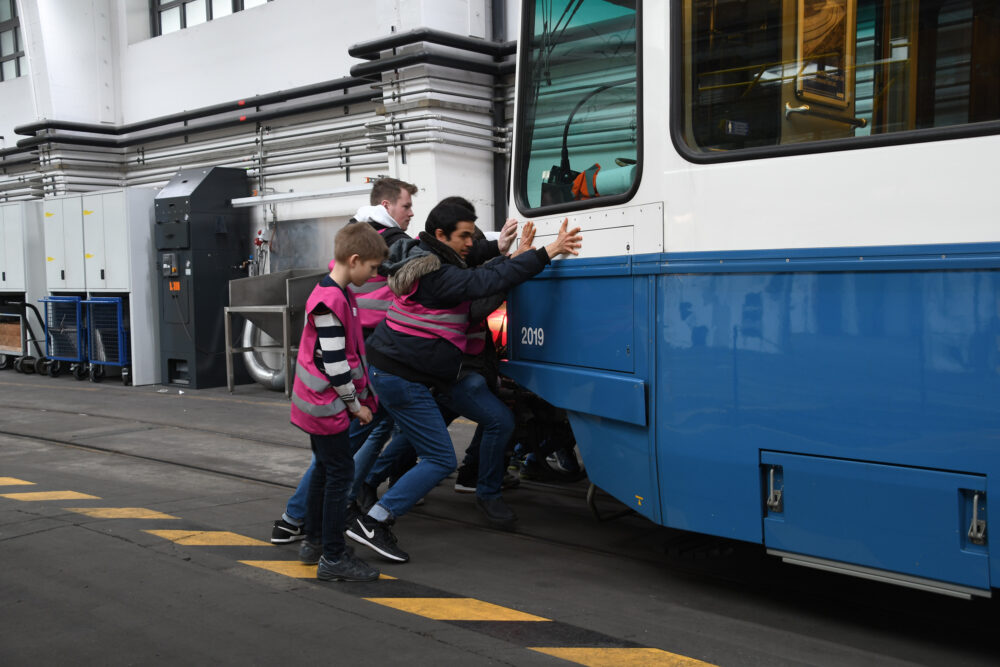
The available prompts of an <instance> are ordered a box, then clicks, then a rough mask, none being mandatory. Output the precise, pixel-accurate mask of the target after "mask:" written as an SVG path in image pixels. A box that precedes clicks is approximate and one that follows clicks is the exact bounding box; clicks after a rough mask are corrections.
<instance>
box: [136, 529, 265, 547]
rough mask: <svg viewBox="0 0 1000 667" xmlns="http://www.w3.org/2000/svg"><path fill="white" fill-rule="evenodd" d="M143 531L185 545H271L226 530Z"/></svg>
mask: <svg viewBox="0 0 1000 667" xmlns="http://www.w3.org/2000/svg"><path fill="white" fill-rule="evenodd" d="M145 532H147V533H149V534H150V535H156V536H157V537H162V538H163V539H165V540H170V541H171V542H176V543H177V544H180V545H183V546H186V547H253V546H268V547H269V546H271V543H270V542H261V541H260V540H255V539H254V538H252V537H246V536H244V535H237V534H236V533H230V532H229V531H227V530H147V531H145Z"/></svg>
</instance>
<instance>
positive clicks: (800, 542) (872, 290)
mask: <svg viewBox="0 0 1000 667" xmlns="http://www.w3.org/2000/svg"><path fill="white" fill-rule="evenodd" d="M936 261H937V262H942V260H933V259H930V258H928V259H927V260H926V262H925V265H926V267H927V268H926V269H924V270H916V271H887V270H883V271H879V270H874V271H871V270H868V271H862V270H860V267H859V269H858V270H857V271H838V272H801V273H799V272H780V273H779V272H777V271H779V270H780V268H779V266H778V265H779V263H784V260H775V262H774V264H775V272H774V273H770V274H768V273H754V274H741V273H721V274H719V273H716V274H711V273H704V274H701V273H692V274H666V275H662V276H660V277H659V278H658V283H657V304H658V319H657V327H656V330H657V340H656V364H657V370H656V383H657V389H656V395H657V400H656V414H657V419H658V431H657V434H656V442H657V452H658V473H659V479H660V484H661V497H662V502H663V516H664V519H665V520H664V523H665V524H666V525H670V526H673V527H677V528H683V529H687V530H695V531H699V532H705V533H711V534H716V535H723V536H726V537H733V538H737V539H742V540H747V541H758V542H764V543H765V544H767V545H768V546H769V547H771V548H774V549H777V550H781V551H790V552H794V553H800V554H807V555H812V556H817V557H821V558H825V559H830V560H835V561H842V562H847V563H853V564H858V565H862V566H865V567H871V568H876V569H882V570H890V571H893V572H902V573H905V574H909V575H913V576H918V577H926V578H930V579H936V580H942V581H949V582H954V583H958V584H961V585H967V586H972V587H976V588H988V587H989V585H990V581H991V578H990V576H989V571H988V570H989V568H988V550H987V546H986V545H985V544H984V543H978V542H980V541H979V540H976V539H974V537H970V534H969V533H970V527H971V523H972V515H973V504H974V503H976V502H977V494H979V500H978V502H979V503H980V505H981V507H983V508H984V509H985V504H984V502H983V501H984V497H985V496H986V491H987V488H986V482H987V476H986V473H987V472H988V471H989V470H990V469H991V467H992V466H994V465H995V459H996V455H997V454H996V446H995V445H996V442H997V437H998V435H1000V414H998V413H997V411H996V410H995V405H996V402H997V399H998V398H1000V377H998V372H997V368H998V367H1000V365H998V363H997V362H998V354H1000V353H998V348H997V345H996V341H997V340H998V339H1000V338H998V336H1000V319H998V315H997V313H998V306H1000V301H998V297H1000V273H998V272H997V271H995V270H981V271H945V270H941V269H935V268H933V267H934V264H935V262H936ZM772 469H773V470H774V471H775V472H776V473H777V476H778V477H777V481H776V482H774V483H773V484H772V482H771V475H770V473H771V470H772ZM775 490H777V491H779V492H781V498H780V502H779V503H775V504H774V506H773V507H768V503H767V500H768V497H769V496H770V495H771V494H772V493H773V491H775ZM762 519H763V521H762Z"/></svg>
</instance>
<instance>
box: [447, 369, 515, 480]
mask: <svg viewBox="0 0 1000 667" xmlns="http://www.w3.org/2000/svg"><path fill="white" fill-rule="evenodd" d="M438 402H439V403H440V404H441V405H442V406H444V407H445V408H448V409H450V410H451V411H453V412H457V413H458V414H460V415H462V416H463V417H467V418H468V419H471V420H472V421H474V422H476V423H477V424H479V425H480V426H481V427H482V429H483V432H482V438H481V440H480V443H479V477H478V480H477V482H476V495H477V496H479V497H480V498H499V497H500V484H501V483H502V482H503V473H504V462H505V460H506V450H507V443H508V442H509V441H510V438H511V436H512V435H514V415H513V413H512V412H511V411H510V408H508V407H507V406H506V405H504V404H503V401H501V400H500V399H499V398H497V397H496V396H495V395H494V394H493V392H491V391H490V389H489V387H488V386H487V384H486V380H485V379H484V378H483V376H482V375H480V374H479V373H469V374H468V375H466V376H464V377H463V378H462V379H460V380H459V381H458V382H456V383H455V384H453V385H452V386H451V387H450V388H449V389H448V391H447V392H445V393H443V394H441V395H440V396H438Z"/></svg>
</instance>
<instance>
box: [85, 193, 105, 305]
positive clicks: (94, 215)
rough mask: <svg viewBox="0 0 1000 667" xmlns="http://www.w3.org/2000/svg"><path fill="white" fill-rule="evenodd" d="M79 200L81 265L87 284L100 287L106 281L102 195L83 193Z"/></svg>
mask: <svg viewBox="0 0 1000 667" xmlns="http://www.w3.org/2000/svg"><path fill="white" fill-rule="evenodd" d="M80 201H81V204H82V207H83V208H82V210H81V214H82V215H83V226H84V234H83V238H84V243H83V266H84V273H86V276H87V286H88V287H89V288H90V289H92V290H95V289H102V288H104V286H105V284H106V282H107V281H106V279H105V275H106V271H105V270H104V206H103V195H84V196H83V197H81V198H80Z"/></svg>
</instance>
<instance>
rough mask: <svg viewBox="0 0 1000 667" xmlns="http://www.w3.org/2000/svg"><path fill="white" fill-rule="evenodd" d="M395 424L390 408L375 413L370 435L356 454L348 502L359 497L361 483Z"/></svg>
mask: <svg viewBox="0 0 1000 667" xmlns="http://www.w3.org/2000/svg"><path fill="white" fill-rule="evenodd" d="M395 426H396V423H395V422H394V421H393V420H392V417H391V416H389V412H388V410H386V409H385V408H382V407H380V408H379V410H378V412H376V413H375V416H374V418H373V419H372V422H371V424H369V427H371V430H370V431H369V433H368V437H367V438H366V439H365V442H364V444H363V445H361V448H360V449H358V451H357V452H355V454H354V484H353V485H351V493H350V495H349V496H348V497H347V502H349V503H350V502H351V501H353V500H355V499H357V497H358V492H359V491H360V490H361V485H362V484H364V483H365V477H366V476H367V475H368V473H369V471H370V470H371V469H372V466H373V465H374V464H375V460H376V459H378V458H379V454H380V453H381V452H382V446H383V445H385V443H386V440H388V439H389V436H390V435H392V431H393V429H394V428H395Z"/></svg>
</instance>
